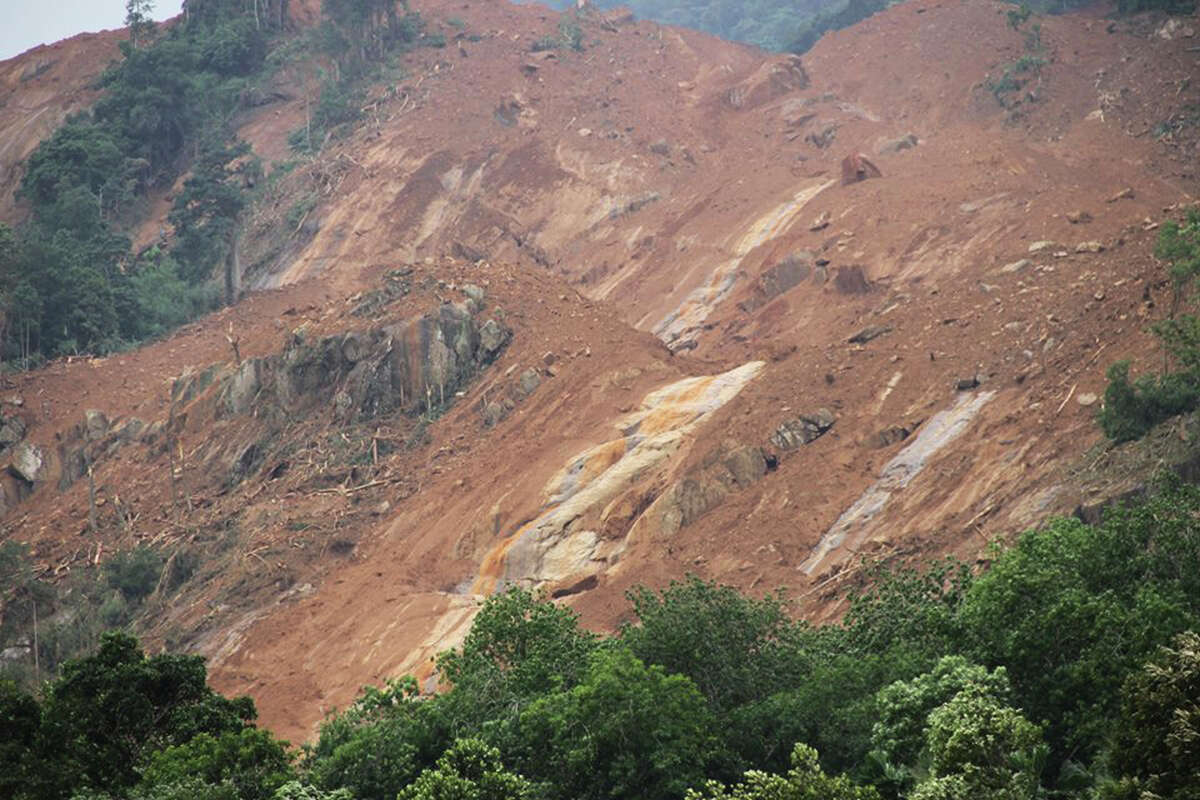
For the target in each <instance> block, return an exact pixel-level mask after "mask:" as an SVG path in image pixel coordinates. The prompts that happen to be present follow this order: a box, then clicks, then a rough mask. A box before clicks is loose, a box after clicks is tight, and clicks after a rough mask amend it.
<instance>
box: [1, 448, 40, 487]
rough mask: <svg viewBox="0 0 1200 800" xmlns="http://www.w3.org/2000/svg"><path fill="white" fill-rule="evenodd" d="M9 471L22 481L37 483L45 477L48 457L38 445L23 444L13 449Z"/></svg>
mask: <svg viewBox="0 0 1200 800" xmlns="http://www.w3.org/2000/svg"><path fill="white" fill-rule="evenodd" d="M9 469H11V470H12V472H13V474H15V475H16V476H17V477H18V478H20V479H21V480H23V481H26V482H28V483H37V482H38V481H40V480H41V479H42V478H43V477H45V475H44V473H45V469H46V456H45V454H44V453H43V452H42V449H41V448H40V447H38V446H37V445H33V444H29V443H28V442H22V443H21V444H18V445H17V446H16V447H15V448H14V449H13V456H12V465H11V466H10V467H9Z"/></svg>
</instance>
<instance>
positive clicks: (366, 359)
mask: <svg viewBox="0 0 1200 800" xmlns="http://www.w3.org/2000/svg"><path fill="white" fill-rule="evenodd" d="M474 307H478V303H476V302H475V301H474V300H471V299H468V301H467V303H465V304H456V303H444V304H442V305H441V306H440V307H439V308H438V309H437V310H436V311H434V312H432V313H429V314H425V315H423V316H421V317H418V318H416V319H414V320H410V321H408V322H405V323H397V324H393V325H385V326H382V327H378V328H372V329H368V330H363V331H352V332H348V333H343V334H336V335H332V336H325V337H321V338H319V339H313V340H310V339H309V338H308V336H307V335H306V332H305V331H304V330H303V329H299V330H297V331H295V332H293V334H292V336H291V338H290V339H289V341H288V343H287V345H286V346H285V347H284V350H283V352H281V353H279V354H277V355H273V356H266V357H264V358H255V359H249V360H247V361H244V362H242V363H241V364H239V365H238V366H237V367H236V368H235V369H234V370H233V371H232V372H230V373H227V374H226V375H225V376H224V377H223V378H222V379H221V380H220V382H219V388H218V390H217V391H218V395H219V400H218V403H217V411H216V413H217V416H218V417H230V416H235V415H241V414H246V413H249V412H250V411H252V410H253V409H256V408H259V407H261V406H270V407H275V408H278V409H280V410H283V411H285V412H288V413H293V412H296V411H300V410H304V409H308V408H312V407H315V406H318V405H322V404H326V403H331V404H332V406H333V413H334V417H335V419H338V420H340V421H343V422H361V421H364V420H369V419H373V418H375V417H378V416H381V415H384V414H389V413H392V412H394V411H404V412H407V413H414V414H416V413H422V412H425V411H429V410H431V409H434V408H440V407H442V406H444V405H446V404H447V403H448V402H449V400H451V399H453V397H454V393H455V392H456V391H458V390H459V389H460V388H461V387H462V386H464V385H465V384H466V382H467V381H468V380H469V379H470V378H471V377H472V376H473V375H474V374H475V373H476V372H478V371H479V369H481V368H482V367H484V366H486V365H487V364H490V363H491V362H492V361H494V360H495V359H496V357H497V356H498V355H499V354H500V352H501V351H502V350H503V349H504V347H505V345H507V344H508V341H509V339H510V338H511V332H510V331H509V330H508V329H507V328H505V327H504V326H503V325H501V324H500V323H498V322H496V321H495V320H493V319H489V320H487V321H485V322H484V323H483V324H482V325H480V324H478V323H477V321H476V319H475V317H474V315H473V314H472V308H474ZM204 379H205V374H204V373H200V374H199V376H198V377H195V378H193V377H190V376H185V377H184V378H181V379H180V380H181V381H185V382H186V383H185V385H184V386H183V387H179V386H177V387H176V390H175V392H174V394H175V395H177V396H178V397H179V398H180V399H181V401H182V400H183V399H184V398H187V397H190V396H195V395H196V394H197V393H198V392H197V390H196V389H195V388H194V387H193V385H192V384H194V383H196V382H198V381H200V380H204ZM182 404H183V403H182V402H180V405H182Z"/></svg>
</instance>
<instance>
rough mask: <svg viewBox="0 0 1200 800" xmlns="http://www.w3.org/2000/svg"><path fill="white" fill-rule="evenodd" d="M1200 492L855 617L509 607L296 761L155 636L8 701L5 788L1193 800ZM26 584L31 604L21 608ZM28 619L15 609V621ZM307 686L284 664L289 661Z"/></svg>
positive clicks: (758, 609) (915, 584) (707, 591)
mask: <svg viewBox="0 0 1200 800" xmlns="http://www.w3.org/2000/svg"><path fill="white" fill-rule="evenodd" d="M1198 512H1200V489H1197V488H1195V487H1192V486H1187V485H1183V484H1181V483H1179V482H1178V481H1177V480H1174V479H1165V478H1164V479H1162V482H1161V483H1160V485H1159V486H1158V487H1157V490H1156V492H1155V493H1154V494H1153V495H1152V496H1150V497H1149V498H1148V499H1146V500H1144V501H1143V502H1140V503H1138V504H1135V505H1131V506H1127V507H1122V508H1116V509H1111V510H1109V511H1108V512H1106V514H1105V518H1104V520H1103V522H1101V523H1100V524H1097V525H1087V524H1084V523H1082V522H1080V521H1078V520H1076V519H1059V520H1055V521H1053V522H1051V523H1050V524H1049V525H1047V526H1046V527H1044V528H1043V529H1040V530H1036V531H1030V532H1028V533H1025V534H1024V535H1022V536H1021V537H1019V538H1018V539H1017V540H1016V541H1015V543H1014V544H1013V545H1012V546H1010V547H1006V548H1003V547H999V546H998V547H997V548H996V549H995V550H994V552H993V553H992V557H991V563H990V566H989V567H988V568H986V569H983V570H977V569H972V568H971V567H969V566H968V565H966V564H962V563H956V562H953V561H943V562H937V563H932V564H927V565H925V566H924V567H922V568H919V569H918V568H915V567H903V566H899V567H888V568H885V567H883V566H879V567H878V568H876V570H875V571H874V573H873V574H872V575H871V581H870V582H869V583H868V585H867V586H866V588H864V589H863V590H860V591H859V592H858V593H857V594H854V595H853V596H852V600H851V605H850V609H849V612H848V613H847V615H846V617H845V619H844V621H843V622H842V623H840V624H836V625H827V626H822V627H815V626H812V625H808V624H806V623H804V622H796V621H793V620H792V619H791V618H790V616H789V615H788V613H787V607H788V606H787V600H786V597H785V596H784V595H768V596H765V597H761V598H754V597H749V596H746V595H742V594H739V593H738V592H736V591H735V590H733V589H731V588H728V587H722V586H718V585H715V584H712V583H708V582H705V581H702V580H700V579H697V578H689V579H687V580H685V581H682V582H679V583H673V584H672V585H671V586H670V587H668V588H666V589H664V590H662V591H660V592H655V591H650V590H648V589H640V590H637V591H635V592H633V593H631V594H630V595H629V602H630V608H629V612H628V618H629V619H630V622H629V623H628V624H626V625H625V626H624V627H623V628H622V629H621V630H619V631H618V632H617V633H615V634H613V635H609V636H600V635H596V634H593V633H591V632H588V631H586V630H584V629H583V628H581V627H580V626H579V623H578V620H577V618H576V616H575V615H574V614H573V613H572V612H571V611H570V610H568V609H565V608H562V607H560V606H558V605H556V604H554V603H553V602H551V601H549V600H546V599H543V598H540V597H538V596H536V595H533V594H531V593H529V592H527V591H524V590H521V589H517V588H510V589H509V590H507V591H505V592H502V593H500V594H497V595H495V596H493V597H492V598H490V599H489V600H488V601H487V602H486V604H485V605H484V607H483V609H482V610H481V611H480V613H479V615H478V616H477V617H476V619H475V621H474V623H473V627H472V629H471V631H470V633H469V634H468V636H467V638H466V640H465V642H464V644H463V645H462V647H461V648H458V649H456V650H453V651H450V652H446V653H444V654H442V655H441V656H440V657H439V658H438V661H437V669H438V674H439V677H440V681H441V684H442V686H443V687H445V691H442V692H441V693H439V694H436V695H433V696H422V695H420V694H419V693H418V691H417V685H416V682H415V681H414V680H413V679H411V678H403V679H400V680H395V681H391V682H389V683H387V684H385V685H384V686H382V687H378V688H366V689H364V691H363V693H362V695H361V696H360V698H359V699H358V700H357V702H355V703H354V704H353V705H352V706H351V707H350V708H348V709H346V710H344V711H342V712H341V713H337V714H334V715H331V716H329V717H328V718H327V719H326V721H325V722H324V724H323V725H322V726H321V728H320V735H319V737H318V738H317V740H316V741H315V742H314V743H312V744H310V745H306V746H304V747H302V748H294V747H289V746H288V745H286V744H285V743H283V742H279V741H277V740H275V739H274V738H273V737H272V736H271V735H270V734H269V732H267V731H263V730H259V729H256V728H254V727H253V719H254V712H253V705H252V704H251V703H250V702H249V700H247V699H245V698H241V699H237V700H227V699H225V698H222V697H220V696H219V695H217V694H215V693H213V692H212V691H211V690H210V689H208V688H207V687H206V686H205V685H204V668H203V664H202V662H201V661H200V659H198V658H196V657H191V656H180V655H167V654H163V655H154V656H149V657H147V656H146V655H145V654H144V653H143V652H142V651H141V649H140V648H139V647H138V645H137V642H136V640H135V639H133V638H132V637H131V636H130V635H128V634H126V633H120V632H111V633H108V634H105V636H104V637H103V639H102V640H101V643H100V646H99V650H98V651H96V652H95V653H94V654H92V655H88V656H85V657H83V658H79V659H76V660H73V661H69V662H68V663H66V664H65V665H63V666H62V668H61V670H60V671H59V673H58V675H57V677H55V678H54V679H53V680H51V681H49V682H47V683H44V684H42V685H40V686H37V685H35V686H30V685H28V684H27V683H26V684H18V683H16V682H14V681H11V680H7V681H4V682H3V683H0V720H2V721H3V727H4V730H5V737H4V740H3V743H2V744H0V794H3V795H4V796H5V797H12V798H15V799H16V800H51V799H52V798H62V799H64V800H65V799H66V798H78V799H79V800H82V799H83V798H88V800H107V799H108V798H138V799H139V800H140V799H141V798H155V799H161V800H166V799H167V798H170V799H171V800H183V799H184V798H187V799H188V800H192V799H194V798H206V799H209V798H211V799H214V800H215V799H216V798H220V799H221V800H225V799H226V798H228V799H229V800H233V799H234V798H247V799H251V800H259V799H260V798H261V799H262V800H267V799H268V798H275V800H293V799H295V800H299V799H300V798H339V800H350V799H351V798H359V800H392V799H393V798H403V799H404V800H408V799H409V798H412V799H413V800H415V799H416V798H447V799H449V798H489V799H494V800H498V799H499V798H541V799H545V800H560V799H561V800H568V799H569V798H570V799H572V800H574V799H576V798H640V799H643V800H660V799H661V800H670V799H671V798H688V800H707V799H708V798H712V799H713V800H716V798H740V799H742V800H751V799H753V800H759V799H761V800H767V798H771V799H776V798H813V799H814V800H816V798H822V799H823V800H838V799H839V798H846V799H847V800H882V799H884V798H888V799H890V798H920V800H928V799H929V798H963V799H964V800H965V799H966V798H1005V799H1006V800H1008V799H1009V798H1011V799H1012V800H1016V799H1017V798H1035V797H1063V798H1105V799H1106V800H1117V799H1118V798H1129V799H1130V800H1133V798H1147V797H1161V798H1170V799H1171V800H1185V798H1193V797H1196V796H1197V794H1196V793H1197V792H1198V791H1200V710H1198V709H1200V639H1198V638H1197V635H1196V633H1195V631H1197V630H1200V525H1198V524H1197V514H1198ZM11 592H12V587H11V585H10V586H8V587H6V599H8V600H10V601H11V600H12V599H13V597H14V595H13V594H11ZM14 609H15V606H14V604H13V603H12V602H10V603H9V605H8V607H7V608H6V617H8V616H9V615H10V614H12V613H13V612H14ZM281 668H283V667H281Z"/></svg>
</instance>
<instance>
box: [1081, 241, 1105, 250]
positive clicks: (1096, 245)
mask: <svg viewBox="0 0 1200 800" xmlns="http://www.w3.org/2000/svg"><path fill="white" fill-rule="evenodd" d="M1075 252H1076V253H1103V252H1104V245H1103V244H1101V243H1100V242H1096V241H1091V242H1080V243H1079V244H1077V245H1075Z"/></svg>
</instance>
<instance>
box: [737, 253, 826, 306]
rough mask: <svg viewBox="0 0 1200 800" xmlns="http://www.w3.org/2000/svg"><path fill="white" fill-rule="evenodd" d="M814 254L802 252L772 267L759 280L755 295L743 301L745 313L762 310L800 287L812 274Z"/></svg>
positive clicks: (793, 254) (741, 304)
mask: <svg viewBox="0 0 1200 800" xmlns="http://www.w3.org/2000/svg"><path fill="white" fill-rule="evenodd" d="M812 265H813V254H812V253H810V252H808V251H806V250H800V251H797V252H795V253H792V254H791V255H789V256H788V257H787V258H785V259H783V260H782V261H780V262H779V263H778V264H775V265H774V266H772V267H770V268H769V269H768V270H767V271H766V272H764V273H763V274H762V275H760V276H759V278H758V283H757V285H756V286H755V287H754V294H752V295H751V296H750V297H749V298H747V299H746V300H744V301H742V302H741V303H740V304H739V306H740V307H741V309H742V310H743V311H753V310H755V309H757V308H762V307H763V306H765V305H766V304H767V303H769V302H771V301H772V300H774V299H775V298H776V297H778V296H779V295H781V294H783V293H784V292H786V291H788V290H790V289H793V288H795V287H796V286H799V285H800V283H801V282H802V281H805V280H807V279H808V276H809V275H811V274H812Z"/></svg>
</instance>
